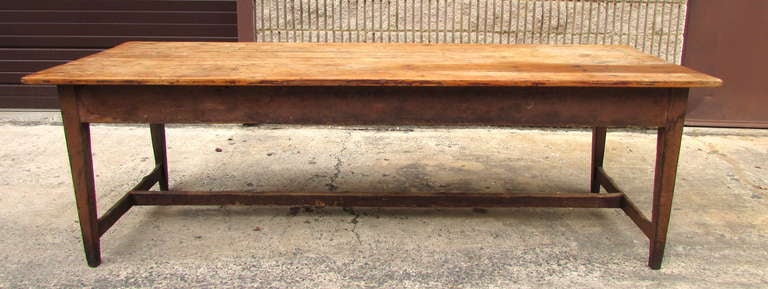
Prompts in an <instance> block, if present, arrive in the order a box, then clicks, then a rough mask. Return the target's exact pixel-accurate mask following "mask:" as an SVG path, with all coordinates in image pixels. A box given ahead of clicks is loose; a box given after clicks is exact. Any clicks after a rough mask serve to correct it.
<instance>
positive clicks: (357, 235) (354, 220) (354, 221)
mask: <svg viewBox="0 0 768 289" xmlns="http://www.w3.org/2000/svg"><path fill="white" fill-rule="evenodd" d="M342 210H344V211H345V212H347V213H349V214H351V215H353V216H354V217H352V220H349V222H350V223H352V230H351V231H352V234H355V239H357V243H359V244H362V243H363V241H362V240H360V233H358V232H357V223H359V221H358V220H357V219H358V218H360V213H358V212H357V211H355V209H353V208H342Z"/></svg>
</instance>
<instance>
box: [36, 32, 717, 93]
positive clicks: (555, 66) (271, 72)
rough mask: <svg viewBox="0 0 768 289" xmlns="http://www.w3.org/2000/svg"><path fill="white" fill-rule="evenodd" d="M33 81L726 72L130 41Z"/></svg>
mask: <svg viewBox="0 0 768 289" xmlns="http://www.w3.org/2000/svg"><path fill="white" fill-rule="evenodd" d="M23 82H24V83H27V84H70V85H87V84H90V85H93V84H102V85H114V84H127V85H206V86H209V85H211V86H570V87H712V86H719V85H720V84H721V80H720V79H717V78H714V77H711V76H708V75H706V74H703V73H700V72H697V71H694V70H691V69H688V68H685V67H682V66H679V65H674V64H667V63H665V62H664V61H663V60H661V59H659V58H657V57H655V56H651V55H648V54H644V53H641V52H639V51H637V50H635V49H634V48H631V47H629V46H613V45H490V44H482V45H478V44H413V43H410V44H402V43H398V44H395V43H386V44H370V43H216V42H128V43H124V44H122V45H119V46H117V47H115V48H112V49H109V50H106V51H103V52H101V53H98V54H95V55H91V56H89V57H85V58H82V59H79V60H76V61H73V62H70V63H67V64H64V65H60V66H57V67H53V68H50V69H47V70H44V71H41V72H38V73H35V74H32V75H29V76H26V77H24V78H23Z"/></svg>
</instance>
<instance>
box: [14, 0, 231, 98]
mask: <svg viewBox="0 0 768 289" xmlns="http://www.w3.org/2000/svg"><path fill="white" fill-rule="evenodd" d="M235 8H236V7H235V1H234V0H218V1H217V0H208V1H199V0H124V1H103V0H59V1H47V0H25V1H12V0H0V107H3V108H11V107H16V108H57V107H58V103H57V101H56V89H55V88H53V87H52V86H28V85H23V86H22V85H19V82H20V78H21V77H22V76H23V75H26V74H28V73H31V72H35V71H39V70H42V69H45V68H48V67H50V66H54V65H57V64H61V63H63V62H64V61H69V60H73V59H78V58H81V57H84V56H87V55H90V54H93V53H96V52H98V51H101V50H102V49H105V48H109V47H112V46H115V45H118V44H121V43H123V42H126V41H132V40H144V41H237V37H236V25H235V23H236V20H237V19H236V13H235Z"/></svg>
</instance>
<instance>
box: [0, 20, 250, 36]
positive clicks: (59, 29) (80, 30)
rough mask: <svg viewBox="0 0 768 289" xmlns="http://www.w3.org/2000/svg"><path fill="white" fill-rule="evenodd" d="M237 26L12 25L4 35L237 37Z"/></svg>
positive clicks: (3, 30) (1, 31)
mask: <svg viewBox="0 0 768 289" xmlns="http://www.w3.org/2000/svg"><path fill="white" fill-rule="evenodd" d="M235 30H236V27H235V25H234V24H133V23H130V24H114V23H9V24H0V35H25V36H26V35H44V36H53V35H56V36H58V35H64V36H70V35H72V36H145V37H146V36H193V37H236V36H237V34H236V32H235Z"/></svg>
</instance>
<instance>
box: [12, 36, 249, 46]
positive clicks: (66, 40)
mask: <svg viewBox="0 0 768 289" xmlns="http://www.w3.org/2000/svg"><path fill="white" fill-rule="evenodd" d="M132 40H139V41H227V42H231V41H237V37H194V36H149V37H148V36H46V35H42V36H20V35H14V36H4V35H0V47H57V48H65V47H72V48H107V47H112V46H115V45H118V44H120V43H123V42H126V41H132Z"/></svg>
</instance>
